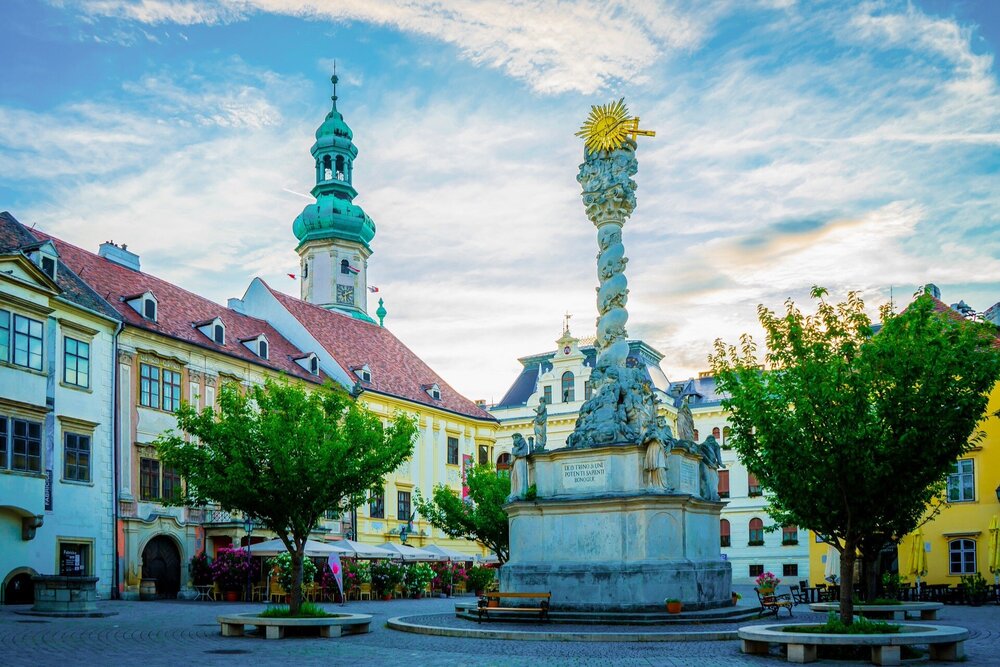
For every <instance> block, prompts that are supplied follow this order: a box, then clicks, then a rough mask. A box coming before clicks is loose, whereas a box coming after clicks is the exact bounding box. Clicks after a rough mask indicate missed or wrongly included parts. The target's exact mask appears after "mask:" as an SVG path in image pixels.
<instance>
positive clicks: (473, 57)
mask: <svg viewBox="0 0 1000 667" xmlns="http://www.w3.org/2000/svg"><path fill="white" fill-rule="evenodd" d="M79 6H80V8H81V9H82V11H83V12H85V13H86V14H87V15H89V16H94V17H112V18H118V19H124V20H129V21H135V22H139V23H143V24H147V25H158V24H162V23H174V24H177V25H193V24H207V25H216V24H221V23H228V22H232V21H238V20H246V19H248V18H249V17H251V16H252V15H253V14H254V13H255V12H267V13H274V14H283V15H291V16H299V17H303V18H309V19H316V20H328V21H334V22H337V23H343V22H348V21H363V22H367V23H373V24H377V25H386V26H389V27H392V28H395V29H398V30H402V31H404V32H409V33H415V34H419V35H424V36H429V37H432V38H434V39H438V40H441V41H443V42H445V43H448V44H452V45H454V46H455V47H457V48H458V49H459V51H460V53H461V54H462V55H463V56H464V57H465V58H467V59H468V60H470V61H471V62H473V63H476V64H481V65H486V66H488V67H492V68H496V69H501V70H503V71H504V72H506V73H507V74H509V75H510V76H513V77H516V78H519V79H523V80H524V81H526V82H527V83H528V84H529V85H530V86H531V87H532V88H533V89H535V90H536V91H538V92H542V93H561V92H566V91H578V92H582V93H593V92H595V91H597V90H599V89H601V88H603V87H605V86H607V85H610V84H613V83H614V82H619V81H629V80H633V79H635V78H636V77H639V76H641V75H642V74H643V72H644V71H645V70H646V68H647V67H649V66H650V65H652V64H653V63H655V62H657V61H658V60H660V59H661V58H663V57H666V56H669V55H670V54H672V53H675V52H684V51H687V50H690V49H693V48H695V47H696V46H697V45H698V44H699V43H700V42H701V41H702V40H703V39H704V38H705V36H706V33H707V31H708V28H709V24H710V23H711V21H712V20H714V18H715V17H716V16H717V15H718V14H719V13H720V10H721V8H722V7H724V6H725V5H724V4H722V3H717V4H716V5H714V6H709V7H704V6H702V5H701V3H695V4H693V5H692V6H691V7H688V8H672V7H669V6H666V5H664V4H662V3H659V2H655V1H654V0H639V1H636V0H632V1H629V2H626V1H624V0H618V1H615V2H599V1H597V0H586V1H583V2H575V3H565V2H556V1H555V0H514V1H513V2H512V1H510V0H454V1H451V2H447V3H442V2H439V1H438V0H404V1H391V0H338V1H337V2H326V1H325V0H246V1H230V2H222V1H218V2H203V3H202V2H199V3H194V2H188V1H186V0H184V1H182V0H172V1H171V0H141V1H140V2H128V1H126V0H81V2H80V3H79ZM581 44H586V45H587V48H586V49H581V48H580V45H581Z"/></svg>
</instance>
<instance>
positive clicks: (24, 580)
mask: <svg viewBox="0 0 1000 667" xmlns="http://www.w3.org/2000/svg"><path fill="white" fill-rule="evenodd" d="M3 602H4V604H34V603H35V584H34V583H33V582H32V581H31V571H30V570H26V569H25V570H21V571H20V572H17V574H14V575H12V576H10V577H9V578H8V579H7V583H6V584H5V585H4V587H3Z"/></svg>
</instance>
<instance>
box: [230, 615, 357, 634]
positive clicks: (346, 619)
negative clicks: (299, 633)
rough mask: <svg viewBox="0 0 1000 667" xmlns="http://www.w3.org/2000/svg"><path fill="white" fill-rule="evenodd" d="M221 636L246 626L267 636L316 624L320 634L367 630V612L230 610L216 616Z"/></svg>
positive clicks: (315, 626) (238, 632) (351, 632)
mask: <svg viewBox="0 0 1000 667" xmlns="http://www.w3.org/2000/svg"><path fill="white" fill-rule="evenodd" d="M216 620H217V621H218V622H219V625H221V626H222V636H223V637H243V636H244V631H245V628H246V626H248V625H252V626H254V627H256V628H257V633H258V634H261V631H262V630H263V634H264V636H265V637H267V639H281V638H283V637H284V636H285V630H286V629H287V628H316V629H317V630H318V631H319V636H320V637H340V636H341V635H359V634H364V633H366V632H369V630H370V625H371V620H372V617H371V614H333V615H331V616H326V617H323V618H270V617H266V618H265V617H261V616H258V615H257V614H232V615H228V616H219V617H218V618H217V619H216Z"/></svg>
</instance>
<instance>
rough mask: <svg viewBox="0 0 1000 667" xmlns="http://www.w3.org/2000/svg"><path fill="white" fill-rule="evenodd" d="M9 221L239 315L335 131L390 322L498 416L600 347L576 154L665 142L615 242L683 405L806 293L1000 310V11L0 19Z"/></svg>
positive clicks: (236, 0) (294, 3)
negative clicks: (535, 376)
mask: <svg viewBox="0 0 1000 667" xmlns="http://www.w3.org/2000/svg"><path fill="white" fill-rule="evenodd" d="M0 22H2V24H3V25H4V26H5V30H4V39H3V40H0V62H2V63H3V67H2V68H0V209H6V210H9V211H10V212H11V213H13V214H14V215H15V216H16V217H18V218H19V219H20V220H22V221H23V222H26V223H27V224H29V225H30V224H37V225H38V226H39V227H40V228H42V229H45V230H47V231H50V232H52V233H54V234H57V235H59V236H61V237H63V238H65V239H67V240H69V241H71V242H74V243H77V244H78V245H81V246H83V247H86V248H90V249H96V248H97V246H98V244H99V243H100V242H102V241H105V240H108V239H114V240H115V241H118V242H126V243H128V244H129V247H130V249H133V250H136V251H137V252H139V253H140V254H141V256H142V262H143V268H144V270H147V271H150V272H153V273H156V274H158V275H161V276H163V277H165V278H168V279H170V280H173V281H174V282H176V283H178V284H180V285H182V286H184V287H187V288H188V289H191V290H193V291H197V292H200V293H203V294H205V295H207V296H209V297H211V298H213V299H215V300H218V301H220V302H224V300H225V299H226V298H227V297H230V296H239V295H242V293H243V290H244V289H245V287H246V285H247V284H248V282H249V280H250V279H251V278H252V277H253V276H255V275H260V276H262V277H264V278H265V279H266V280H268V281H269V282H270V283H271V284H273V285H275V286H276V287H278V288H280V289H283V290H285V291H287V292H289V293H292V294H296V295H297V291H298V286H297V284H296V283H294V282H292V281H291V280H290V279H289V278H287V277H286V276H285V274H286V273H288V272H297V261H296V255H295V253H294V238H293V237H292V234H291V223H292V220H293V219H294V218H295V216H296V215H297V214H298V212H299V211H300V210H301V209H302V206H303V205H304V204H306V203H307V201H308V200H307V198H305V197H304V196H303V193H308V191H309V189H310V187H311V185H312V183H311V178H312V176H313V171H312V165H311V157H310V156H309V153H308V151H309V146H310V145H311V143H312V139H313V136H312V133H313V131H314V130H315V128H316V126H317V125H318V124H319V123H320V122H321V120H322V118H323V116H324V114H325V113H326V111H327V109H328V105H329V99H328V98H329V94H330V91H329V75H330V72H331V69H332V63H333V61H334V59H336V61H337V68H338V73H339V74H340V75H341V85H340V88H339V91H338V92H339V95H340V102H339V104H338V106H339V108H340V110H341V111H342V112H343V113H344V115H345V118H346V120H347V122H348V123H349V124H350V125H351V127H352V128H353V129H354V133H355V143H356V144H357V145H358V147H359V150H360V156H359V158H358V161H357V163H356V165H355V172H354V184H355V186H356V187H357V188H358V190H359V192H360V195H359V198H358V200H357V201H358V203H359V204H360V205H361V206H363V207H364V208H365V210H366V211H367V212H368V213H369V214H370V215H371V216H372V218H374V220H375V222H376V225H377V226H378V234H377V236H376V237H375V240H374V243H373V246H374V249H375V254H374V255H373V256H372V258H371V260H370V263H369V273H370V278H369V279H370V281H371V283H372V284H375V285H378V286H379V287H380V288H381V293H380V295H381V296H384V298H385V300H386V308H387V309H388V311H389V316H388V318H387V325H388V326H389V327H390V328H391V329H392V330H393V331H394V332H395V333H396V334H397V335H398V336H399V337H400V338H401V339H402V340H403V341H404V342H406V343H407V344H408V345H409V346H410V347H411V348H412V349H414V350H415V351H416V352H417V353H419V354H420V355H421V356H423V357H424V358H425V359H426V360H427V361H428V362H429V363H430V364H431V365H432V366H434V367H435V369H437V370H438V371H439V372H440V373H441V374H442V375H443V376H444V377H445V378H446V379H447V380H448V381H449V382H451V383H452V384H453V385H454V386H456V387H457V388H458V389H459V390H460V391H462V392H463V393H465V394H466V395H468V396H469V397H470V398H485V399H487V400H490V399H499V398H500V396H501V395H502V393H503V391H504V390H505V389H506V387H507V385H508V384H509V383H510V382H511V381H512V379H513V377H514V375H515V374H516V372H517V369H518V364H517V361H516V358H517V357H518V356H523V355H527V354H530V353H535V352H539V351H543V350H546V349H553V347H554V344H553V341H554V339H555V338H556V337H557V336H558V335H559V333H560V325H561V320H562V313H563V312H565V311H569V312H570V313H573V314H574V318H573V320H572V329H573V332H574V333H575V334H577V335H579V336H587V335H593V321H594V317H595V316H596V306H595V304H594V291H593V290H594V286H595V285H596V282H597V279H596V270H595V265H594V255H595V252H596V234H595V231H594V229H593V226H592V225H591V224H590V223H589V222H588V221H587V219H586V217H585V216H584V213H583V206H582V204H581V202H580V199H579V186H578V184H577V183H576V180H575V177H576V172H577V167H578V164H579V162H580V159H581V157H582V155H581V153H582V148H581V143H580V140H579V139H577V138H576V137H574V136H573V132H574V131H576V129H577V128H578V127H579V125H580V123H581V122H582V121H583V119H584V118H585V117H586V114H587V110H588V108H589V105H590V104H594V103H603V102H606V101H609V100H612V99H617V97H619V96H625V97H626V99H627V101H628V103H629V105H630V108H631V109H632V111H633V112H635V113H636V114H637V115H639V116H640V117H641V118H642V121H643V125H644V126H646V127H649V128H652V129H655V130H657V132H658V135H657V136H656V137H655V138H653V139H648V140H642V142H641V146H640V150H639V160H640V165H639V174H638V176H637V179H636V180H637V181H638V183H639V191H638V193H637V195H638V202H639V205H638V208H637V209H636V212H635V214H634V215H633V217H632V219H631V220H630V221H629V222H628V223H627V225H626V227H625V234H624V239H625V245H626V252H627V254H628V256H629V257H630V262H629V265H628V277H629V280H630V290H631V293H630V301H629V311H630V315H631V319H630V324H629V333H630V335H631V336H632V337H641V338H644V339H645V340H647V341H648V342H649V343H651V344H652V345H653V346H654V347H656V348H658V349H659V350H661V351H662V352H663V353H664V354H665V355H666V357H665V359H664V361H663V367H664V369H665V370H666V372H667V374H668V376H669V377H671V378H672V379H681V378H684V377H687V376H689V375H691V374H694V373H697V372H698V371H700V370H704V369H705V368H706V355H707V354H708V352H709V351H710V348H711V343H712V341H713V340H714V339H715V338H717V337H722V338H724V339H726V340H729V341H735V339H736V338H737V337H738V335H739V334H740V333H741V332H744V331H757V324H756V317H755V310H756V307H757V304H759V303H763V304H765V305H768V306H770V307H773V308H779V307H781V304H782V303H783V301H784V300H785V299H786V298H788V297H792V298H794V299H796V300H797V301H800V302H804V301H805V300H806V294H807V291H808V289H809V287H810V286H811V285H813V284H820V285H824V286H826V287H828V288H829V289H830V290H831V292H832V293H833V295H834V296H835V297H842V296H843V295H844V293H845V292H846V291H847V290H851V289H854V290H859V291H860V292H861V293H862V294H863V296H864V298H865V300H866V303H867V304H868V305H869V306H870V307H871V309H872V312H873V313H874V312H875V310H876V308H877V307H878V305H880V304H881V303H884V302H885V301H886V300H888V298H889V294H890V289H891V290H892V293H893V294H894V295H895V297H896V300H897V301H904V302H905V300H906V299H908V298H909V296H910V295H911V294H912V293H913V292H914V290H915V289H916V288H917V286H918V285H922V284H924V283H927V282H934V283H936V284H937V285H938V286H939V287H940V288H941V290H942V293H943V294H942V297H943V299H944V300H945V301H946V302H948V303H953V302H956V301H958V300H959V299H964V300H965V301H967V302H968V303H969V304H971V305H972V306H973V307H975V308H977V309H980V310H985V309H986V308H987V307H989V306H990V305H992V304H994V303H996V302H997V301H1000V213H998V211H1000V185H998V183H1000V178H998V176H1000V173H998V172H1000V90H998V76H997V64H996V53H997V48H998V44H1000V3H997V2H992V1H991V0H982V1H980V2H971V1H966V2H946V1H944V0H934V1H930V0H924V1H920V0H914V1H911V2H909V3H905V2H891V1H886V2H858V3H846V2H829V3H824V2H795V1H794V0H757V1H756V2H749V1H737V0H731V1H719V2H714V3H704V2H695V1H691V2H674V3H666V2H653V1H642V0H633V1H632V2H612V3H590V2H579V3H555V2H546V1H543V0H519V1H516V2H494V1H492V0H462V1H456V2H431V1H429V0H426V1H425V0H406V1H402V0H400V1H397V2H389V1H382V0H338V2H335V3H334V2H324V1H321V0H225V1H223V0H217V1H212V0H209V1H205V2H188V1H182V0H144V1H141V2H125V1H121V0H59V1H56V0H52V1H50V2H48V3H44V2H36V1H28V0H5V2H3V3H2V4H0Z"/></svg>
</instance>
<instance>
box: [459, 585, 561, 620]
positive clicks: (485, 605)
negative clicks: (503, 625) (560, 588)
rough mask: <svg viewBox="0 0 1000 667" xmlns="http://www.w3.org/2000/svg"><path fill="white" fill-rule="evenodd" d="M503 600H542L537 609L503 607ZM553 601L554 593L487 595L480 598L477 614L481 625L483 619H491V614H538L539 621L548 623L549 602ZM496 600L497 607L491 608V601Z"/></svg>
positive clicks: (499, 593)
mask: <svg viewBox="0 0 1000 667" xmlns="http://www.w3.org/2000/svg"><path fill="white" fill-rule="evenodd" d="M502 598H507V599H520V600H523V599H536V600H541V602H539V603H538V606H537V607H501V606H499V605H500V600H501V599H502ZM551 599H552V593H503V592H494V593H485V594H483V596H482V597H481V598H479V606H478V607H477V608H476V614H477V616H478V618H479V622H480V623H481V622H482V620H483V618H486V620H489V619H490V614H538V618H539V620H542V621H547V620H549V601H550V600H551ZM491 600H496V602H497V606H494V607H491V606H490V601H491Z"/></svg>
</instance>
